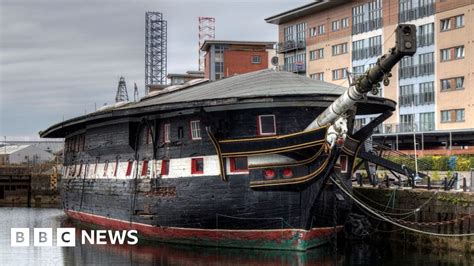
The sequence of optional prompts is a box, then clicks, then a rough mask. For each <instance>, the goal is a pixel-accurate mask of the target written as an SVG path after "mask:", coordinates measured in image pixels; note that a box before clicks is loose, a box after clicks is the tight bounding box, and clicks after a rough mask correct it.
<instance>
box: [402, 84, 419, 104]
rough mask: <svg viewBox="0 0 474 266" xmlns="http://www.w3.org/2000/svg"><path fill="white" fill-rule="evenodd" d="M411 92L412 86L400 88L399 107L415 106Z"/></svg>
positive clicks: (412, 90)
mask: <svg viewBox="0 0 474 266" xmlns="http://www.w3.org/2000/svg"><path fill="white" fill-rule="evenodd" d="M413 92H414V88H413V84H411V85H405V86H400V99H399V100H398V103H399V104H400V106H410V105H412V104H413V105H414V104H415V97H414V96H415V95H414V94H413Z"/></svg>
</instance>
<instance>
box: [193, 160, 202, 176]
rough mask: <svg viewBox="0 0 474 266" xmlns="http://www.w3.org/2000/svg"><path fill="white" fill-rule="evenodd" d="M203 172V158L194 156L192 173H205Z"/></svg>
mask: <svg viewBox="0 0 474 266" xmlns="http://www.w3.org/2000/svg"><path fill="white" fill-rule="evenodd" d="M203 173H204V160H203V158H193V159H192V160H191V174H203Z"/></svg>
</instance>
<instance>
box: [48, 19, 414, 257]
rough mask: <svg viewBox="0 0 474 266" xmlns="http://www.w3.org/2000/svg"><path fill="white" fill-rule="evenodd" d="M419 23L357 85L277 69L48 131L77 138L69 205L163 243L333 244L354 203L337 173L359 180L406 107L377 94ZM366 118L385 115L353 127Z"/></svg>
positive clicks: (65, 185) (69, 144)
mask: <svg viewBox="0 0 474 266" xmlns="http://www.w3.org/2000/svg"><path fill="white" fill-rule="evenodd" d="M415 31H416V28H415V27H414V26H412V25H399V26H398V27H397V29H396V38H397V40H396V46H395V47H394V48H393V49H391V50H390V51H389V53H388V54H386V55H384V56H382V57H381V58H380V59H379V60H378V62H377V64H376V65H375V66H374V67H373V68H371V69H369V70H368V71H367V72H366V73H365V74H364V75H362V76H360V77H358V78H357V79H356V80H354V81H353V84H352V86H351V87H350V88H348V89H347V88H343V87H339V86H336V85H334V84H330V83H326V82H323V81H318V80H314V79H310V78H307V77H304V76H300V75H295V74H292V73H288V72H283V71H277V70H273V69H269V70H262V71H257V72H252V73H248V74H243V75H238V76H235V77H231V78H227V79H224V80H220V81H216V82H208V81H206V80H201V81H198V82H188V83H186V84H184V85H179V86H171V87H168V88H166V89H163V90H161V91H159V92H155V93H150V94H149V95H148V96H147V97H144V98H142V99H141V100H140V101H139V102H133V103H119V104H116V105H115V106H111V107H105V108H102V109H100V110H98V111H96V112H94V113H91V114H87V115H83V116H80V117H76V118H73V119H70V120H67V121H64V122H61V123H58V124H56V125H53V126H51V127H49V128H48V129H46V130H44V131H43V132H40V135H41V137H47V138H65V155H64V172H63V175H62V176H63V178H62V183H61V193H62V204H63V208H64V211H65V212H66V214H67V215H68V216H69V217H71V218H72V219H73V220H75V221H79V222H81V223H84V224H88V225H94V226H98V227H104V228H108V229H117V230H124V229H136V230H138V234H139V237H140V238H141V239H145V240H151V241H163V242H172V243H182V244H193V245H211V246H224V247H245V248H262V249H286V250H307V249H309V248H312V247H315V246H318V245H321V244H323V243H325V242H327V241H328V239H330V237H331V236H333V234H334V233H335V232H336V231H338V230H340V229H341V227H342V224H343V222H344V219H345V216H346V215H347V214H349V213H350V209H351V204H350V201H349V200H348V199H347V200H343V199H344V197H343V196H342V193H341V194H339V193H338V192H337V190H336V188H335V187H334V186H332V185H331V184H330V182H328V181H327V180H328V177H329V176H337V177H338V178H340V179H342V180H345V182H346V185H347V186H348V187H350V186H351V174H352V168H353V164H354V160H355V157H356V154H357V151H358V149H359V147H360V146H361V143H363V142H364V140H365V139H366V138H368V137H369V136H370V134H371V132H372V129H373V128H375V127H376V126H377V125H379V124H380V123H382V121H384V120H385V119H386V118H388V117H389V116H390V115H391V113H392V112H393V111H394V110H395V106H396V103H395V102H394V101H392V100H389V99H385V98H382V97H374V96H367V93H368V92H370V91H376V90H377V88H378V86H379V83H380V82H381V81H384V82H387V81H388V77H389V73H390V70H391V68H392V67H393V66H394V65H395V64H396V63H397V62H399V61H400V60H401V58H402V57H404V56H407V55H409V56H410V55H413V54H414V53H415V50H416V38H415V36H416V34H415ZM366 114H380V115H379V117H377V118H376V119H375V120H374V121H372V123H370V124H368V125H367V126H365V127H364V128H362V129H360V130H359V131H357V132H353V124H354V118H355V116H356V115H366ZM337 198H339V199H340V200H341V202H339V203H338V204H337V205H336V199H337ZM335 206H337V208H336V209H335ZM335 217H336V218H337V219H336V220H335Z"/></svg>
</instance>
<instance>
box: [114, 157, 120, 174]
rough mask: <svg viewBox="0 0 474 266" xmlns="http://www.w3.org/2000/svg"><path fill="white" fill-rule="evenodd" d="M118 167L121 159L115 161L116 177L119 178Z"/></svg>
mask: <svg viewBox="0 0 474 266" xmlns="http://www.w3.org/2000/svg"><path fill="white" fill-rule="evenodd" d="M118 166H119V158H117V159H115V168H114V176H117V171H118Z"/></svg>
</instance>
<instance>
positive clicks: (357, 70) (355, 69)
mask: <svg viewBox="0 0 474 266" xmlns="http://www.w3.org/2000/svg"><path fill="white" fill-rule="evenodd" d="M364 68H365V67H364V66H355V67H352V73H353V74H354V76H355V77H358V76H360V75H362V74H364Z"/></svg>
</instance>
